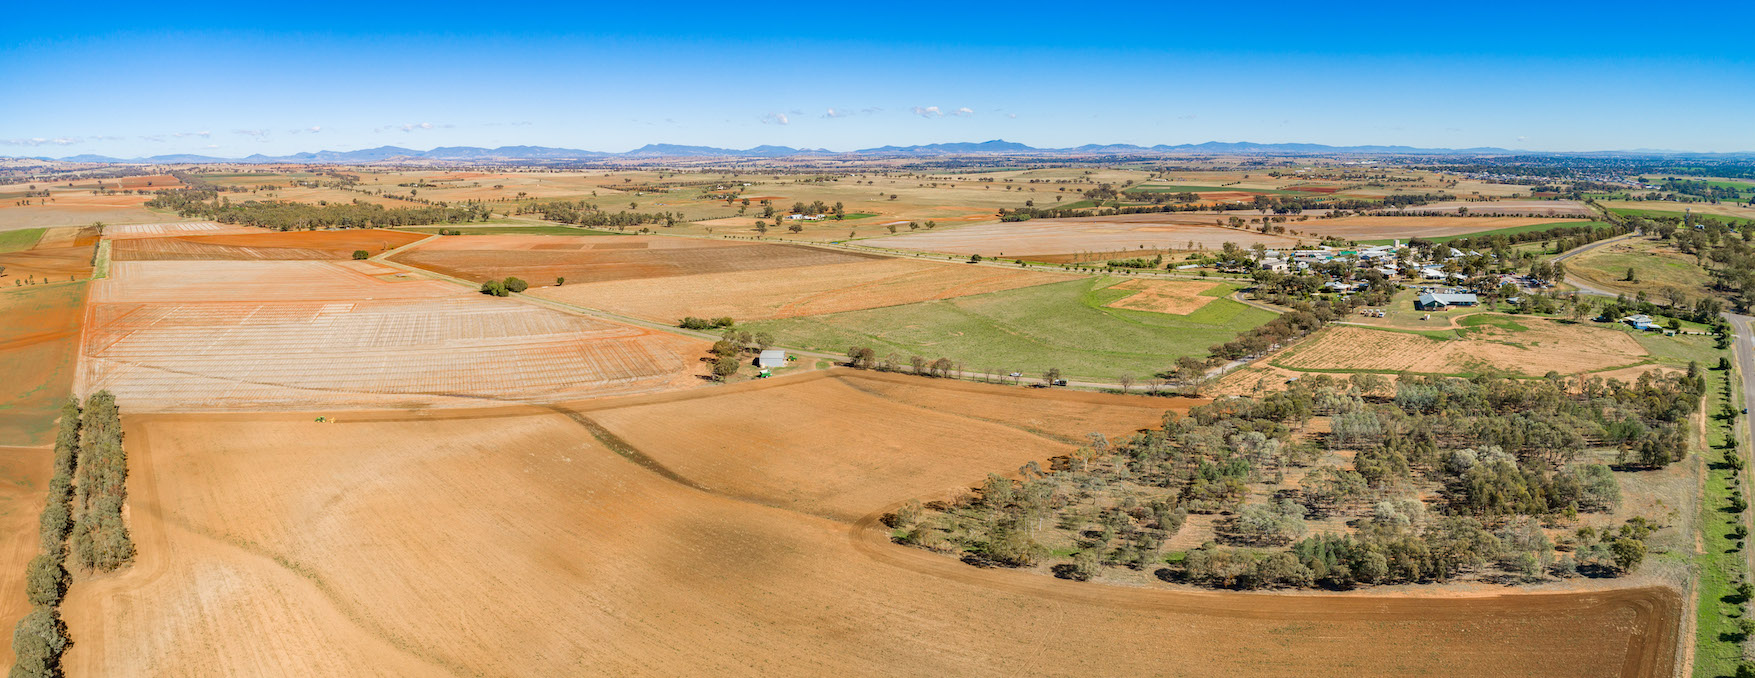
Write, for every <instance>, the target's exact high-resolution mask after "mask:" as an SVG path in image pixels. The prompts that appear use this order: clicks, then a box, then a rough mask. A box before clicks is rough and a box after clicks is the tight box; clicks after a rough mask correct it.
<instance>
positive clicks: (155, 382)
mask: <svg viewBox="0 0 1755 678" xmlns="http://www.w3.org/2000/svg"><path fill="white" fill-rule="evenodd" d="M112 269H113V270H112V274H111V277H110V278H107V279H105V280H101V281H98V282H97V283H95V284H94V289H93V292H92V303H91V304H90V307H89V309H88V311H87V328H88V330H87V332H86V337H85V347H84V359H83V373H82V375H81V390H82V392H89V391H94V390H97V389H100V388H107V389H109V390H111V391H113V392H115V394H116V396H117V400H118V402H120V403H122V404H123V405H124V406H125V407H128V408H129V409H130V410H132V411H164V410H190V409H196V410H201V409H216V410H247V409H258V408H282V409H285V408H298V407H340V408H346V407H359V406H418V405H449V406H463V405H479V404H480V402H481V401H482V400H489V401H491V400H496V399H505V400H518V401H532V400H544V401H546V400H559V399H566V398H578V397H586V396H591V395H607V394H612V393H628V392H642V391H649V390H656V389H664V388H671V387H674V386H681V385H687V384H691V383H697V382H698V379H696V378H695V377H694V376H693V374H694V372H695V371H696V370H697V369H698V368H697V367H696V363H695V358H696V356H697V354H698V353H699V351H700V350H701V344H700V342H697V341H695V340H690V339H684V338H681V337H677V336H674V335H668V334H658V333H653V332H650V331H646V330H639V329H635V328H632V327H627V326H623V325H618V324H614V323H609V322H606V321H601V320H596V319H590V318H585V317H580V316H574V315H568V314H564V313H560V312H557V311H553V310H549V309H544V308H539V307H536V306H531V305H527V304H522V303H518V302H515V301H511V300H505V299H495V298H491V297H486V296H482V295H480V294H475V293H473V292H470V291H467V290H463V289H460V288H458V287H456V286H454V285H451V284H449V283H443V282H438V281H433V280H420V279H410V278H411V277H412V276H410V274H407V273H404V272H402V271H400V270H398V269H393V268H389V267H386V266H382V265H379V264H376V263H373V262H355V261H346V262H322V261H247V262H244V261H131V262H117V263H115V264H114V265H113V266H112Z"/></svg>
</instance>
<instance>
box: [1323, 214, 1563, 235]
mask: <svg viewBox="0 0 1755 678" xmlns="http://www.w3.org/2000/svg"><path fill="white" fill-rule="evenodd" d="M1469 211H1470V212H1473V211H1475V210H1474V208H1472V207H1471V208H1469ZM1568 223H1582V222H1580V221H1579V220H1576V219H1548V218H1541V217H1340V218H1338V219H1311V220H1310V221H1304V222H1299V223H1298V224H1297V225H1296V228H1297V229H1298V230H1300V231H1303V232H1307V233H1319V234H1322V235H1332V236H1335V237H1337V238H1345V239H1347V240H1384V239H1393V238H1401V239H1404V240H1405V239H1408V238H1416V237H1429V238H1430V237H1436V236H1445V235H1462V234H1465V233H1479V232H1482V231H1493V230H1498V229H1502V228H1516V227H1519V226H1532V225H1538V224H1555V225H1562V224H1568Z"/></svg>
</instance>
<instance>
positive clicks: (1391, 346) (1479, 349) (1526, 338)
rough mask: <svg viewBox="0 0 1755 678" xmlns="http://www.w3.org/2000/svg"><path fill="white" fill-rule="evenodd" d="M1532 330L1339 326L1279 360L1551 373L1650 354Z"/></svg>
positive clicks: (1610, 334) (1550, 327)
mask: <svg viewBox="0 0 1755 678" xmlns="http://www.w3.org/2000/svg"><path fill="white" fill-rule="evenodd" d="M1517 322H1518V323H1522V324H1523V325H1525V326H1527V327H1528V328H1529V329H1528V330H1525V331H1515V332H1514V331H1509V330H1504V329H1501V328H1497V327H1492V326H1483V327H1480V328H1476V329H1475V330H1473V331H1471V332H1470V333H1469V335H1468V338H1465V339H1451V340H1448V341H1439V340H1436V339H1433V338H1430V337H1427V336H1424V335H1419V334H1412V333H1407V332H1392V331H1386V330H1375V329H1367V328H1363V327H1353V326H1344V325H1337V326H1332V327H1329V328H1327V329H1324V330H1322V332H1321V333H1319V334H1318V335H1316V336H1313V337H1311V338H1310V339H1307V340H1305V341H1303V342H1301V343H1300V344H1299V345H1298V346H1296V347H1294V348H1292V349H1290V350H1289V351H1287V352H1286V353H1283V354H1281V355H1280V356H1278V357H1277V358H1275V359H1274V362H1275V364H1277V365H1279V366H1282V367H1287V368H1291V369H1294V370H1299V369H1303V370H1360V371H1373V370H1377V371H1407V372H1424V373H1443V374H1459V373H1477V372H1480V371H1482V370H1484V369H1488V368H1491V369H1498V370H1504V371H1508V372H1512V373H1516V374H1523V375H1528V376H1540V375H1542V374H1546V373H1547V372H1549V371H1556V372H1560V373H1562V374H1575V373H1579V372H1595V371H1598V370H1605V369H1609V368H1612V367H1620V366H1625V365H1629V364H1631V363H1637V362H1640V361H1642V360H1645V359H1647V358H1648V357H1649V354H1648V353H1646V351H1645V349H1644V348H1643V347H1641V346H1640V345H1639V342H1637V341H1635V340H1634V339H1633V337H1631V336H1628V334H1627V333H1626V332H1620V331H1616V330H1608V329H1601V328H1595V327H1586V326H1580V325H1562V324H1560V323H1557V322H1552V321H1546V320H1538V319H1533V318H1518V319H1517Z"/></svg>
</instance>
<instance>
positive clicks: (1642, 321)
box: [1621, 313, 1662, 332]
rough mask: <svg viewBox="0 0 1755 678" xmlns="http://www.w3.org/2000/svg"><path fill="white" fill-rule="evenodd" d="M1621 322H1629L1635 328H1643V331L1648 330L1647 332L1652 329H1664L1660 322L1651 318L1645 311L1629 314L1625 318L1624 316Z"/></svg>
mask: <svg viewBox="0 0 1755 678" xmlns="http://www.w3.org/2000/svg"><path fill="white" fill-rule="evenodd" d="M1621 322H1624V323H1627V324H1628V325H1631V326H1632V327H1633V329H1636V330H1642V331H1646V332H1651V331H1655V330H1659V329H1662V328H1660V327H1658V324H1657V323H1656V322H1655V321H1653V320H1652V319H1651V316H1649V315H1646V314H1644V313H1640V314H1637V315H1630V316H1627V317H1625V318H1622V319H1621Z"/></svg>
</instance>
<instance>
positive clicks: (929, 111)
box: [914, 106, 944, 118]
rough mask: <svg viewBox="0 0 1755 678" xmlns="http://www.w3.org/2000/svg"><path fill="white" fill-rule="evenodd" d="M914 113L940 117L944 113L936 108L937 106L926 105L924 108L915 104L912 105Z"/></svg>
mask: <svg viewBox="0 0 1755 678" xmlns="http://www.w3.org/2000/svg"><path fill="white" fill-rule="evenodd" d="M914 114H915V115H918V116H920V117H922V118H937V117H942V116H943V115H944V112H943V111H940V110H938V107H937V106H927V107H925V108H921V107H919V106H915V107H914Z"/></svg>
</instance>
